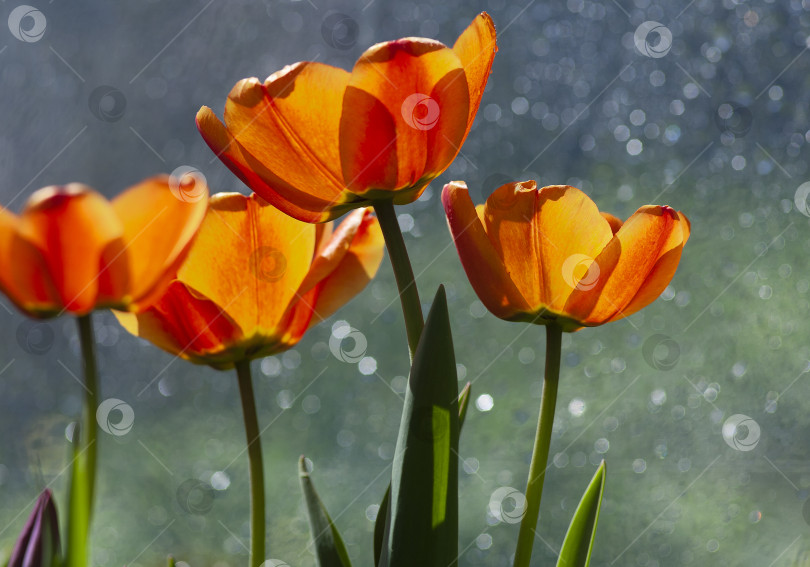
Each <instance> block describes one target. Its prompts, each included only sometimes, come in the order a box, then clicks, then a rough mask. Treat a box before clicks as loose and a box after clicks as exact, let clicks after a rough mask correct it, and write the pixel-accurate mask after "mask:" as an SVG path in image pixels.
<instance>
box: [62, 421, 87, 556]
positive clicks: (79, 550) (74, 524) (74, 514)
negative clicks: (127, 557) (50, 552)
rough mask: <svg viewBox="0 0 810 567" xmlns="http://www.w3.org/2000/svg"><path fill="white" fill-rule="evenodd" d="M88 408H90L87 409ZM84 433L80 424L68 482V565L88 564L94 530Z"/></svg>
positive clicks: (75, 433)
mask: <svg viewBox="0 0 810 567" xmlns="http://www.w3.org/2000/svg"><path fill="white" fill-rule="evenodd" d="M85 411H87V410H86V409H85ZM81 436H82V432H81V430H80V427H79V424H78V423H76V427H75V428H74V429H73V460H72V461H71V463H70V483H69V485H68V510H67V518H68V520H67V542H66V545H65V548H66V549H65V565H66V567H86V566H87V565H88V564H89V563H90V562H89V556H88V555H89V553H88V543H87V541H88V532H89V530H90V493H89V490H88V487H89V482H88V475H89V474H90V472H89V470H90V469H89V461H88V450H87V449H88V448H87V447H85V448H84V449H81V441H80V439H81V438H82V437H81Z"/></svg>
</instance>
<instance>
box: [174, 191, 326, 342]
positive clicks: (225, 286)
mask: <svg viewBox="0 0 810 567" xmlns="http://www.w3.org/2000/svg"><path fill="white" fill-rule="evenodd" d="M315 236H316V229H315V227H314V226H313V225H310V224H307V223H302V222H300V221H297V220H295V219H293V218H291V217H289V216H287V215H285V214H284V213H282V212H281V211H279V210H278V209H276V208H274V207H272V206H271V205H270V204H269V203H267V202H266V201H264V200H263V199H262V198H261V197H259V196H258V195H256V194H253V195H251V196H250V197H245V196H244V195H240V194H238V193H220V194H217V195H214V196H213V197H212V198H211V200H210V202H209V212H208V214H207V215H206V217H205V220H204V221H203V223H202V226H201V228H200V231H199V232H198V234H197V239H196V241H195V245H194V246H193V247H192V249H191V251H190V252H189V255H188V258H187V259H186V261H185V263H184V264H183V265H182V266H181V267H180V269H179V270H178V272H177V279H179V280H180V281H182V282H183V283H185V284H186V285H188V286H189V287H190V288H193V289H194V290H196V291H197V292H198V293H200V294H201V295H203V296H204V297H206V298H207V299H210V300H211V301H213V302H214V303H216V304H217V305H219V306H220V307H221V308H222V309H223V310H224V311H225V312H226V313H228V315H229V316H230V317H231V318H232V319H233V320H234V321H235V322H236V324H237V325H239V327H240V328H241V329H242V331H243V333H244V335H245V336H246V337H250V336H252V335H253V334H254V333H257V332H261V333H262V334H263V335H264V336H265V337H273V336H277V335H279V334H280V333H283V329H280V328H279V326H280V324H281V323H282V321H283V318H284V317H285V316H286V314H287V311H288V307H289V305H290V304H291V303H292V302H293V301H295V300H297V299H299V298H298V288H299V286H300V285H301V282H302V281H304V278H305V277H306V275H307V272H308V271H309V267H310V262H311V261H312V257H313V254H314V250H315ZM268 340H270V339H268ZM270 342H272V341H270Z"/></svg>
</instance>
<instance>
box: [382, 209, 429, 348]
mask: <svg viewBox="0 0 810 567" xmlns="http://www.w3.org/2000/svg"><path fill="white" fill-rule="evenodd" d="M374 212H375V213H377V219H378V220H379V221H380V228H381V229H382V233H383V237H384V238H385V247H386V248H387V249H388V256H389V257H390V258H391V266H392V267H393V268H394V277H395V278H396V280H397V289H398V290H399V300H400V302H401V303H402V314H403V315H404V316H405V332H406V333H407V335H408V349H409V351H410V354H411V360H413V356H414V354H415V353H416V345H417V344H419V337H420V336H421V335H422V329H423V328H424V326H425V319H424V317H423V316H422V303H421V302H420V301H419V290H417V289H416V281H415V279H414V277H413V269H412V268H411V261H410V260H409V259H408V250H407V248H405V241H404V240H403V239H402V231H400V229H399V223H398V222H397V215H396V213H395V212H394V201H393V200H391V199H388V200H384V201H383V200H380V201H375V203H374Z"/></svg>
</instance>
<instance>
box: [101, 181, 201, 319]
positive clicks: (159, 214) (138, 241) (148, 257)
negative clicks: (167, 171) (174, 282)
mask: <svg viewBox="0 0 810 567" xmlns="http://www.w3.org/2000/svg"><path fill="white" fill-rule="evenodd" d="M192 185H194V186H193V187H192ZM207 204H208V187H206V186H205V184H204V182H203V180H202V178H192V176H191V175H188V176H187V178H186V179H171V180H170V178H169V176H167V175H163V176H158V177H153V178H151V179H146V180H144V181H142V182H141V183H139V184H138V185H135V186H134V187H130V188H129V189H128V190H127V191H125V192H124V193H122V194H121V195H119V196H118V197H116V198H115V199H114V200H113V202H112V205H113V209H114V210H115V212H116V214H117V215H118V218H120V219H121V222H122V224H123V226H124V246H125V251H124V254H122V255H121V256H120V257H119V258H116V259H115V260H114V262H113V264H117V263H118V262H120V261H126V262H127V264H128V267H129V285H128V289H127V293H128V295H129V296H130V297H131V299H132V300H133V301H135V302H136V306H135V307H136V308H143V307H144V306H147V305H148V304H149V303H150V302H151V301H154V300H155V299H157V297H159V296H160V295H161V294H162V293H163V291H164V290H165V289H166V286H168V285H169V281H171V279H172V278H173V277H174V275H175V272H176V271H177V268H178V267H179V266H180V264H181V263H182V261H183V260H184V259H185V257H186V254H187V253H188V250H189V248H190V246H191V242H192V239H193V238H194V235H195V234H196V232H197V230H198V229H199V227H200V224H201V223H202V220H203V217H205V211H206V209H207Z"/></svg>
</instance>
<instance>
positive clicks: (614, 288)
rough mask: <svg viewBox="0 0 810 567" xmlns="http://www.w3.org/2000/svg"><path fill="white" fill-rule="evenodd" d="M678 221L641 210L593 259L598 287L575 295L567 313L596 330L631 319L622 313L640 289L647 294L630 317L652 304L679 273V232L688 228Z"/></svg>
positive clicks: (662, 210)
mask: <svg viewBox="0 0 810 567" xmlns="http://www.w3.org/2000/svg"><path fill="white" fill-rule="evenodd" d="M680 221H681V218H680V216H679V215H678V213H676V212H675V211H674V210H672V209H670V208H669V207H658V206H652V205H648V206H645V207H641V208H640V209H639V210H638V211H637V212H636V213H634V214H633V215H632V216H631V217H630V218H629V219H627V221H626V222H625V223H624V224H623V225H622V227H621V228H620V229H619V231H618V232H617V233H616V235H615V236H614V237H613V238H612V239H611V241H610V242H609V243H608V245H607V246H605V249H604V250H603V251H602V253H600V254H599V255H598V256H597V257H596V265H597V266H598V281H596V282H595V284H594V285H593V286H591V287H588V288H587V289H577V290H575V291H574V293H573V294H571V297H570V298H569V300H568V302H567V304H566V306H565V309H566V311H568V312H569V313H570V314H571V316H572V317H574V318H577V319H578V320H580V321H583V322H585V324H588V325H598V324H601V323H604V322H606V321H608V320H611V319H619V318H621V317H623V316H626V315H628V314H630V311H625V310H626V309H627V308H628V307H630V305H629V304H630V302H631V301H634V297H636V296H637V295H638V294H639V293H640V291H641V288H642V286H645V290H644V291H643V292H641V294H640V295H638V301H636V302H635V305H634V306H633V312H634V311H637V310H638V309H641V308H642V307H644V306H645V305H647V304H648V303H650V302H651V301H653V300H654V299H655V297H657V296H658V295H659V294H660V293H661V291H663V288H664V287H666V284H667V283H668V282H669V279H671V277H672V274H673V273H674V271H675V268H676V267H677V260H678V259H679V258H680V248H682V247H683V243H684V242H685V240H684V231H683V229H682V227H683V226H684V225H685V224H686V223H682V222H680ZM659 260H660V261H661V263H660V264H659ZM657 265H658V268H657V269H656V266H657ZM648 278H650V279H648ZM664 280H665V281H664ZM645 282H646V285H645ZM662 283H663V287H662ZM656 290H658V293H657V294H655V295H654V296H653V295H652V294H654V293H655V291H656Z"/></svg>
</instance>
